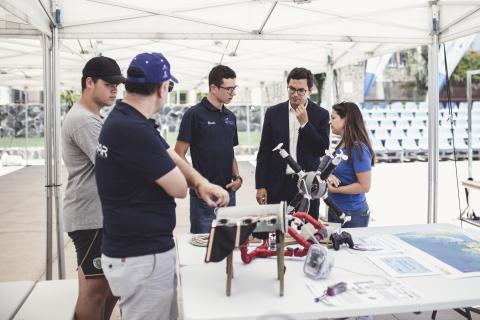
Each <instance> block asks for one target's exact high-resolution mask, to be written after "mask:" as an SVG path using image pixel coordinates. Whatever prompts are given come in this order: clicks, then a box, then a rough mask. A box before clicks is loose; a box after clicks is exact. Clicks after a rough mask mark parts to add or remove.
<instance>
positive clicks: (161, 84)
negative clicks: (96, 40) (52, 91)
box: [96, 53, 229, 320]
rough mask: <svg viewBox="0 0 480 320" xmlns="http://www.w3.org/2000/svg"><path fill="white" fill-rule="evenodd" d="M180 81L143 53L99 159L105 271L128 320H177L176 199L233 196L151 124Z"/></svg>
mask: <svg viewBox="0 0 480 320" xmlns="http://www.w3.org/2000/svg"><path fill="white" fill-rule="evenodd" d="M173 82H177V79H176V78H175V77H174V76H173V75H172V74H171V73H170V64H169V62H168V60H167V59H166V58H165V57H164V56H163V55H162V54H160V53H142V54H139V55H137V56H136V57H135V58H133V60H132V62H131V63H130V66H129V68H128V71H127V81H126V83H125V89H126V96H125V99H124V100H123V101H121V102H118V103H117V104H116V106H115V108H114V109H113V110H112V112H110V114H109V116H108V118H107V120H106V121H105V124H104V126H103V129H102V132H101V133H100V138H99V145H98V148H97V157H96V167H97V170H96V177H97V186H98V192H99V195H100V200H101V203H102V210H103V225H104V228H103V243H102V265H103V266H104V272H105V276H106V278H107V280H108V282H109V284H110V288H111V290H112V292H113V294H114V295H116V296H118V297H119V298H120V308H121V310H122V317H123V318H125V319H129V320H132V319H162V320H163V319H165V320H167V319H168V320H170V319H176V318H177V316H178V310H177V301H176V273H175V265H176V254H175V248H174V247H175V244H174V241H173V236H172V232H173V229H174V228H175V201H174V198H184V197H185V196H186V194H187V186H190V187H191V188H193V189H195V190H196V192H197V194H198V195H199V197H201V198H202V199H203V200H204V201H206V202H207V203H208V204H209V205H211V206H223V205H226V204H228V202H229V196H228V193H227V192H226V191H225V190H224V189H223V188H221V187H220V186H217V185H214V184H211V183H210V182H208V180H207V179H205V178H203V177H202V176H201V175H200V174H199V173H198V172H197V171H195V170H194V169H193V168H192V167H191V166H190V165H189V164H188V163H187V162H185V161H184V160H183V159H182V158H180V156H179V155H177V154H176V153H175V151H173V149H171V148H170V147H169V145H168V144H167V143H166V141H165V140H164V139H163V138H162V137H161V136H160V135H159V133H158V131H157V130H156V128H155V124H154V122H153V121H151V120H149V118H150V117H151V116H152V115H153V114H154V113H156V112H158V111H160V110H161V108H162V107H163V105H164V104H165V101H166V98H167V95H168V91H169V89H170V90H171V88H172V87H173Z"/></svg>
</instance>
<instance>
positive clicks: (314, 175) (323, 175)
mask: <svg viewBox="0 0 480 320" xmlns="http://www.w3.org/2000/svg"><path fill="white" fill-rule="evenodd" d="M282 146H283V143H280V144H279V145H277V146H276V147H275V148H274V149H273V150H272V151H274V152H278V153H279V155H280V156H281V157H282V158H283V159H284V160H285V162H286V163H287V164H288V165H289V166H290V167H291V168H292V169H293V171H294V172H295V174H296V175H297V176H298V185H297V186H298V194H297V195H296V196H295V198H294V199H293V200H292V201H291V202H290V204H289V206H290V208H291V211H294V212H308V208H309V204H310V200H312V199H322V200H323V201H324V202H325V204H326V205H327V206H329V207H330V208H331V209H332V210H333V212H334V213H335V214H336V215H337V216H338V217H339V218H340V219H341V220H342V221H343V223H342V225H343V224H345V223H346V222H348V221H350V219H351V217H350V216H347V215H346V214H345V213H344V212H343V211H342V210H340V208H338V206H337V205H336V204H335V203H334V202H333V200H332V199H330V198H329V197H328V188H327V182H326V180H327V178H328V177H329V176H330V175H331V174H332V172H333V171H334V170H335V168H336V167H337V166H338V164H339V163H340V162H341V161H342V160H344V161H345V160H347V159H348V157H347V155H345V154H343V152H341V151H340V152H338V153H337V154H336V155H333V154H332V153H329V152H327V153H326V154H325V156H323V158H322V159H321V161H320V165H319V166H318V169H317V171H315V172H313V171H309V172H305V171H303V170H302V168H301V167H300V165H299V164H298V163H297V162H296V161H295V160H294V159H293V158H292V157H291V156H290V154H288V152H287V151H286V150H285V149H283V148H282Z"/></svg>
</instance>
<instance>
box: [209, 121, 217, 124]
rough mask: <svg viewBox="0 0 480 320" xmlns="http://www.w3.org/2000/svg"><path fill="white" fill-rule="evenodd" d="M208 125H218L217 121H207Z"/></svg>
mask: <svg viewBox="0 0 480 320" xmlns="http://www.w3.org/2000/svg"><path fill="white" fill-rule="evenodd" d="M207 124H208V125H212V124H217V123H216V122H215V121H207Z"/></svg>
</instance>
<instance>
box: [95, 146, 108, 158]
mask: <svg viewBox="0 0 480 320" xmlns="http://www.w3.org/2000/svg"><path fill="white" fill-rule="evenodd" d="M97 155H98V156H99V157H102V158H104V159H106V158H108V148H107V146H104V145H103V144H101V143H99V144H98V145H97Z"/></svg>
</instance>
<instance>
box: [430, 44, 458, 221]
mask: <svg viewBox="0 0 480 320" xmlns="http://www.w3.org/2000/svg"><path fill="white" fill-rule="evenodd" d="M443 57H444V61H445V64H444V65H445V77H446V80H447V81H446V89H447V105H448V114H449V118H450V133H451V135H452V148H453V162H454V164H455V179H456V181H457V183H456V185H457V200H458V212H459V217H461V216H462V208H461V205H460V187H459V186H458V165H457V151H456V148H455V135H454V134H453V112H452V97H451V96H450V79H449V77H448V64H447V51H446V49H445V43H443ZM435 125H438V124H435Z"/></svg>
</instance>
